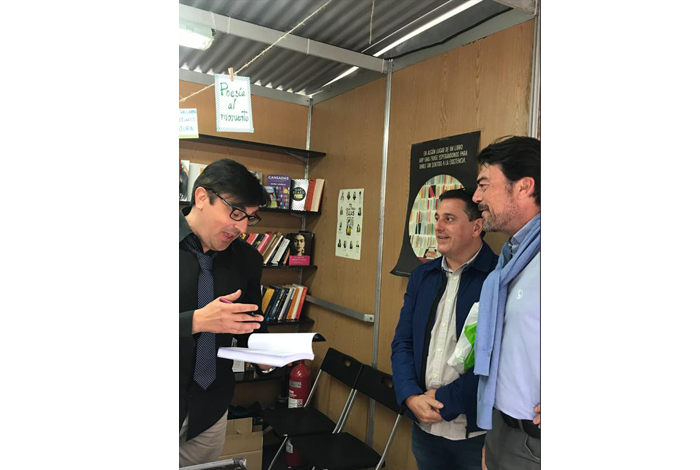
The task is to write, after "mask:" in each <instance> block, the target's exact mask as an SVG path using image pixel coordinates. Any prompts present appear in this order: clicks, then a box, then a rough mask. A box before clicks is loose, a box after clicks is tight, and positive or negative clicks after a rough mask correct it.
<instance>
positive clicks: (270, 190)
mask: <svg viewBox="0 0 700 470" xmlns="http://www.w3.org/2000/svg"><path fill="white" fill-rule="evenodd" d="M263 187H264V188H265V191H267V195H268V196H269V197H270V202H269V203H268V205H267V206H266V207H268V208H270V209H277V208H278V206H277V196H276V195H275V188H273V187H272V186H267V185H265V186H263Z"/></svg>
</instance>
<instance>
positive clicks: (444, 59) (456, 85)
mask: <svg viewBox="0 0 700 470" xmlns="http://www.w3.org/2000/svg"><path fill="white" fill-rule="evenodd" d="M532 34H533V23H532V21H530V22H527V23H524V24H520V25H517V26H513V27H511V28H509V29H507V30H505V31H501V32H499V33H497V34H494V35H492V36H489V37H486V38H484V39H482V40H479V41H476V42H474V43H472V44H469V45H466V46H463V47H461V48H458V49H454V50H452V51H449V52H447V53H444V54H441V55H439V56H436V57H433V58H431V59H428V60H426V61H423V62H420V63H418V64H416V65H413V66H411V67H408V68H406V69H403V70H400V71H398V72H396V73H394V75H393V79H392V84H391V87H392V96H391V123H390V128H389V161H388V176H387V196H386V221H385V224H386V225H385V234H384V263H383V272H382V298H381V322H380V335H379V364H378V366H379V368H380V369H382V370H391V340H392V339H393V336H394V329H395V328H396V323H397V322H398V319H399V312H400V310H401V307H402V305H403V294H404V292H405V290H406V285H407V283H408V278H404V277H397V276H394V275H392V274H390V271H391V269H392V268H393V267H394V265H395V263H396V260H397V259H398V256H399V252H400V250H401V243H400V241H401V240H402V236H403V230H404V222H405V220H404V217H405V215H406V212H405V211H406V204H407V201H408V192H409V162H410V155H411V145H412V144H414V143H419V142H424V141H427V140H432V139H438V138H441V137H447V136H450V135H455V134H461V133H465V132H472V131H477V130H478V131H481V138H480V145H479V150H481V149H482V148H484V147H485V146H486V145H488V144H489V143H490V142H491V141H492V140H494V139H496V138H497V137H500V136H503V135H510V134H513V135H516V134H517V135H527V129H528V106H529V97H530V70H531V62H532V38H533V36H532ZM464 183H465V184H466V183H467V182H464ZM503 241H504V237H502V236H498V235H492V234H489V235H488V236H487V242H488V243H489V244H490V245H491V247H492V248H494V249H495V251H497V252H498V251H499V250H500V246H501V245H502V243H503ZM379 408H382V407H379V406H378V408H377V411H378V412H377V414H376V420H375V448H376V449H380V448H381V446H382V445H383V444H384V443H385V442H386V439H387V437H388V435H389V432H390V431H391V426H392V423H393V418H392V416H391V413H389V412H388V411H386V410H385V409H382V410H381V411H379ZM403 421H404V422H403V423H402V425H401V426H400V428H399V433H398V435H397V437H396V439H395V441H394V443H393V444H392V448H391V450H390V454H389V456H388V458H387V461H388V465H387V467H386V468H387V470H399V469H415V468H416V464H415V459H414V458H413V454H412V453H411V450H410V448H411V446H410V436H411V425H410V420H409V419H405V420H403Z"/></svg>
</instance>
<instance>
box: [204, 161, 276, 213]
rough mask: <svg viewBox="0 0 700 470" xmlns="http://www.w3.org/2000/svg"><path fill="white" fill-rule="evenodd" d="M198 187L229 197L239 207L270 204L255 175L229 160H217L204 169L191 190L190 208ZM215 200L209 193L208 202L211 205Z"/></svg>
mask: <svg viewBox="0 0 700 470" xmlns="http://www.w3.org/2000/svg"><path fill="white" fill-rule="evenodd" d="M199 187H202V188H204V189H209V190H212V191H216V192H217V193H219V194H221V195H222V196H224V195H228V196H231V197H232V198H233V199H234V202H235V203H237V204H239V205H241V206H264V205H266V204H268V203H269V202H270V197H269V196H268V195H267V192H266V191H265V188H263V187H262V185H261V184H260V181H258V179H257V178H256V177H255V175H253V174H252V173H251V172H250V171H248V169H247V168H246V167H245V166H243V165H241V164H240V163H238V162H236V161H233V160H231V159H230V158H223V159H221V160H217V161H215V162H214V163H211V164H209V165H207V166H206V168H204V171H202V174H201V175H199V176H198V177H197V180H196V181H195V182H194V187H193V188H192V201H191V205H192V206H194V203H195V198H194V193H195V191H196V190H197V188H199ZM215 198H216V196H215V195H214V194H213V193H209V202H211V203H213V202H214V199H215Z"/></svg>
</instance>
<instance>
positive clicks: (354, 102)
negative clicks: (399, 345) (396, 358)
mask: <svg viewBox="0 0 700 470" xmlns="http://www.w3.org/2000/svg"><path fill="white" fill-rule="evenodd" d="M385 91H386V79H384V78H382V79H379V80H376V81H374V82H372V83H370V84H367V85H365V86H363V87H360V88H357V89H355V90H352V91H349V92H347V93H344V94H343V95H340V96H337V97H335V98H333V99H330V100H327V101H324V102H322V103H320V104H318V105H316V106H314V108H313V117H312V121H311V123H312V124H311V148H312V149H313V150H319V151H322V152H326V153H327V155H326V156H325V157H324V158H321V159H319V160H318V161H317V162H314V163H313V164H312V166H311V169H310V176H311V177H317V178H324V179H325V180H326V187H325V188H324V193H323V200H322V204H321V210H322V214H321V215H320V216H319V217H317V218H315V219H313V220H310V221H309V222H308V224H307V227H308V228H309V230H311V231H312V232H314V233H315V234H316V242H315V243H316V246H315V248H314V251H315V256H316V264H317V265H318V270H317V271H316V272H315V273H314V274H312V275H311V276H310V277H309V283H308V285H309V293H310V294H311V295H314V296H317V297H319V298H322V299H324V300H327V301H329V302H333V303H335V304H339V305H342V306H344V307H347V308H351V309H353V310H357V311H360V312H363V313H373V312H374V298H375V295H374V293H375V286H376V277H377V276H376V269H377V267H376V266H377V248H378V246H377V237H376V234H377V231H378V230H379V189H380V183H381V170H382V142H383V137H384V131H383V129H384V103H385ZM341 188H364V189H365V197H364V206H363V209H362V210H363V228H362V230H363V235H362V240H361V247H362V251H361V259H360V260H359V261H356V260H351V259H346V258H338V257H336V256H335V230H336V228H337V226H336V224H337V215H336V214H337V210H338V195H339V190H340V189H341ZM307 308H308V315H309V316H310V317H311V318H313V319H314V321H315V324H314V327H313V330H314V331H318V332H320V333H322V334H323V335H324V336H325V337H326V339H327V340H328V342H327V343H319V344H318V345H317V347H315V348H316V351H317V352H318V354H317V359H316V361H314V370H317V368H318V366H319V365H320V361H321V359H322V358H323V356H324V355H325V351H326V349H327V347H328V346H333V347H334V348H336V349H338V350H339V351H342V352H345V353H347V354H350V355H352V356H354V357H355V358H357V359H358V360H359V361H362V362H364V363H368V364H369V363H371V362H372V342H373V334H374V330H373V325H372V324H370V323H365V322H361V321H358V320H355V319H353V318H350V317H346V316H343V315H341V314H338V313H335V312H332V311H329V310H326V309H323V308H321V307H317V306H313V305H309V306H308V307H307ZM386 370H387V371H388V369H386ZM320 385H321V388H320V390H319V391H320V393H319V395H318V399H317V400H316V402H317V403H318V406H319V408H320V409H321V410H323V411H324V412H328V413H329V415H330V416H332V417H334V418H336V417H337V416H338V415H339V414H340V410H341V408H342V406H343V404H344V402H345V398H346V397H347V393H346V390H345V387H344V386H342V385H334V386H332V387H323V385H324V384H323V383H322V384H320ZM346 429H347V430H348V431H350V432H352V433H354V434H355V435H357V436H358V437H360V438H363V437H364V436H365V432H366V429H367V400H366V399H360V400H358V401H357V403H356V404H355V407H354V408H353V413H352V414H351V416H350V418H349V420H348V423H347V427H346Z"/></svg>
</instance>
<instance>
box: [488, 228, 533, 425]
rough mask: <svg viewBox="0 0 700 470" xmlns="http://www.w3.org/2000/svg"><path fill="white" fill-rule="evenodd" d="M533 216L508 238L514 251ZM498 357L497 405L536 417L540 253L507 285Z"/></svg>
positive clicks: (516, 414) (513, 413)
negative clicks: (501, 338)
mask: <svg viewBox="0 0 700 470" xmlns="http://www.w3.org/2000/svg"><path fill="white" fill-rule="evenodd" d="M533 220H534V219H533ZM533 220H530V221H529V222H528V223H527V224H525V226H523V227H522V228H521V229H520V230H518V232H517V233H516V234H515V235H513V236H512V237H511V238H510V239H509V240H508V243H509V244H510V245H511V247H512V248H511V250H512V253H513V254H515V253H517V251H518V248H519V246H520V243H521V241H522V240H523V239H524V238H525V237H526V236H527V234H528V233H529V232H530V229H531V228H532V225H533ZM499 361H500V362H499V365H498V379H497V381H496V401H495V407H496V408H497V409H499V410H501V411H503V412H504V413H506V414H507V415H509V416H512V417H513V418H517V419H533V418H534V417H535V412H534V411H533V410H534V408H535V406H537V404H539V403H540V254H539V253H537V255H535V257H534V258H533V259H532V260H531V261H530V262H529V263H528V265H527V266H526V267H525V268H524V269H523V270H522V271H521V272H520V274H518V275H517V277H516V278H515V279H513V281H512V282H511V283H510V285H509V286H508V297H507V299H506V311H505V318H504V322H503V340H502V342H501V355H500V360H499Z"/></svg>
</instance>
